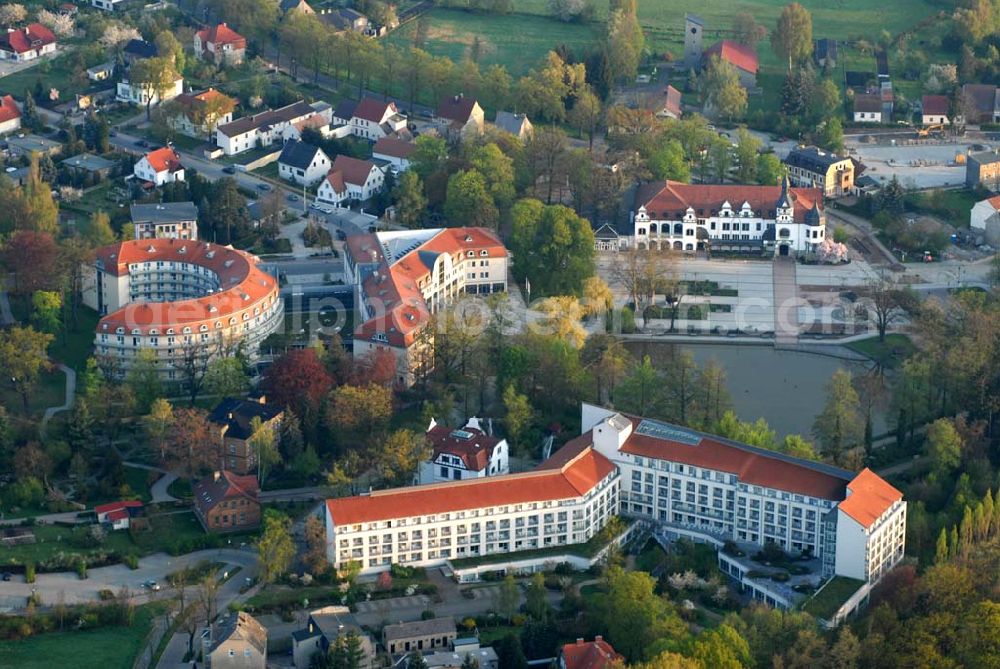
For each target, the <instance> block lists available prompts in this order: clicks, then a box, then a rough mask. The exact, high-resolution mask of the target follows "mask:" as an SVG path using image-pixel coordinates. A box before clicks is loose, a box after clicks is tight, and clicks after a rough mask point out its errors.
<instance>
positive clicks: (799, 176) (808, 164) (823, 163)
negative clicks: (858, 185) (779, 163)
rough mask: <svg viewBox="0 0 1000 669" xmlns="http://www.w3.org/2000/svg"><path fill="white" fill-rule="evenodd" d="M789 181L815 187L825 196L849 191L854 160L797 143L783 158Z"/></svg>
mask: <svg viewBox="0 0 1000 669" xmlns="http://www.w3.org/2000/svg"><path fill="white" fill-rule="evenodd" d="M785 165H786V166H787V167H788V177H789V178H790V179H791V182H792V185H795V186H802V187H805V188H818V189H820V190H822V191H823V195H824V196H826V197H831V198H832V197H841V196H843V195H850V194H851V193H852V191H853V189H854V162H853V161H852V160H851V159H850V158H842V157H840V156H838V155H837V154H835V153H831V152H829V151H823V150H822V149H820V148H817V147H815V146H799V147H796V148H794V149H792V150H791V152H789V154H788V156H787V157H786V158H785Z"/></svg>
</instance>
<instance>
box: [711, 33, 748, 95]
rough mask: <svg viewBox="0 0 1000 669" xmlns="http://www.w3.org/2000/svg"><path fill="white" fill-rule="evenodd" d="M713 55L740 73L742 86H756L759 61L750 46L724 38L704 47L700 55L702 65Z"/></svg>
mask: <svg viewBox="0 0 1000 669" xmlns="http://www.w3.org/2000/svg"><path fill="white" fill-rule="evenodd" d="M713 56H716V57H718V58H719V60H722V61H725V62H727V63H729V64H730V65H732V66H733V67H735V68H736V71H737V72H738V73H739V75H740V85H741V86H743V88H755V87H756V86H757V70H758V69H760V62H759V60H758V58H757V52H756V51H755V50H754V48H753V47H752V46H748V45H746V44H740V43H739V42H735V41H733V40H728V39H724V40H721V41H719V42H716V43H715V44H713V45H712V46H710V47H708V48H707V49H705V53H704V55H703V56H702V63H703V65H707V64H708V61H709V60H710V59H711V58H712V57H713Z"/></svg>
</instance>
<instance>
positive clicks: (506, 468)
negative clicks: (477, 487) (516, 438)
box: [417, 418, 510, 484]
mask: <svg viewBox="0 0 1000 669" xmlns="http://www.w3.org/2000/svg"><path fill="white" fill-rule="evenodd" d="M427 441H428V443H429V444H430V446H431V457H430V460H427V461H426V462H423V463H421V465H420V472H419V474H418V475H417V482H418V483H422V484H423V483H440V482H442V481H464V480H465V479H475V478H484V477H486V476H500V475H503V474H509V473H510V463H509V459H508V458H509V455H510V447H509V446H508V445H507V440H506V439H500V438H498V437H494V436H492V435H490V434H487V433H486V431H485V430H483V427H482V425H481V424H480V421H479V419H478V418H470V419H469V421H468V422H467V423H466V424H465V426H464V427H462V428H461V429H458V430H452V429H451V428H448V427H445V426H444V425H438V424H437V422H436V421H433V420H432V421H431V424H430V426H429V427H428V428H427Z"/></svg>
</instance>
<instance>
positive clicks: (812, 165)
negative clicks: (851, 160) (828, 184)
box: [785, 146, 847, 174]
mask: <svg viewBox="0 0 1000 669" xmlns="http://www.w3.org/2000/svg"><path fill="white" fill-rule="evenodd" d="M845 160H847V158H841V157H840V156H838V155H837V154H835V153H831V152H829V151H824V150H822V149H820V148H818V147H815V146H799V147H796V148H794V149H792V150H791V151H790V152H789V154H788V156H787V157H786V158H785V164H786V165H791V166H793V167H801V168H802V169H806V170H809V171H810V172H816V173H818V174H826V171H827V170H828V169H830V167H831V166H832V165H835V164H836V163H840V162H843V161H845Z"/></svg>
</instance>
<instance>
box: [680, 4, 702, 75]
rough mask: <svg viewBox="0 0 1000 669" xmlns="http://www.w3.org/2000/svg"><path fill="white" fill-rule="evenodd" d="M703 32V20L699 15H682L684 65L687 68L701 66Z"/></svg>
mask: <svg viewBox="0 0 1000 669" xmlns="http://www.w3.org/2000/svg"><path fill="white" fill-rule="evenodd" d="M703 32H705V22H704V21H703V20H702V19H701V17H700V16H696V15H695V14H686V15H685V16H684V67H685V68H687V69H690V68H692V67H693V68H695V69H698V68H699V67H701V54H702V49H703V48H704V45H703V44H702V33H703Z"/></svg>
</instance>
